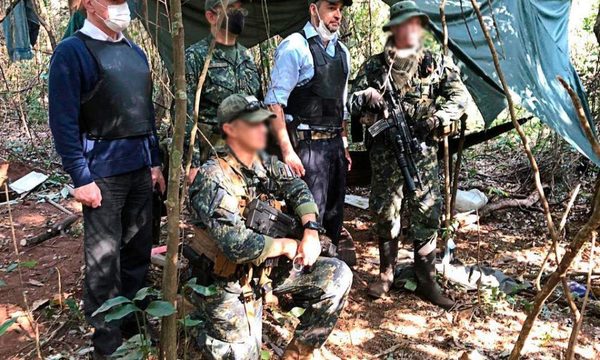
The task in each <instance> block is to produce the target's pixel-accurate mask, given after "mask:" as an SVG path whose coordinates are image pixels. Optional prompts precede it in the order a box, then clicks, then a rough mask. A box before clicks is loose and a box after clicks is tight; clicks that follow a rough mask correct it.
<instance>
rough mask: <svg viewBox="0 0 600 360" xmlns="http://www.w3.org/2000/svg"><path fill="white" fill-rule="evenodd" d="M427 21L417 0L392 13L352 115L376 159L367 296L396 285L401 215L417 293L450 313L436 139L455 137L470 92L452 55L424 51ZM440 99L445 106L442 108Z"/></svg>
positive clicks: (356, 92) (361, 79) (362, 74)
mask: <svg viewBox="0 0 600 360" xmlns="http://www.w3.org/2000/svg"><path fill="white" fill-rule="evenodd" d="M428 23H429V18H428V17H427V15H426V14H425V13H424V12H423V11H421V10H420V9H419V8H418V7H417V5H416V4H415V2H413V1H406V0H403V1H400V2H398V3H396V4H394V5H393V6H392V8H391V9H390V21H389V22H388V23H387V24H386V25H385V26H384V27H383V29H384V30H386V31H387V30H389V31H391V33H392V34H391V36H390V37H389V39H388V41H387V43H386V45H385V48H384V51H383V52H382V53H381V54H377V55H374V56H372V57H371V58H369V59H368V60H367V61H366V62H365V63H364V64H363V65H362V67H361V69H360V71H359V73H358V75H357V78H356V79H355V81H354V84H353V88H352V91H353V95H352V99H351V105H350V106H351V113H352V117H353V120H355V119H357V120H360V122H361V123H362V124H363V125H365V126H366V127H367V128H368V133H367V138H366V145H367V147H368V149H369V156H370V160H371V168H372V174H373V175H372V179H371V195H370V201H369V204H370V207H371V209H372V211H373V214H374V216H375V220H376V233H377V236H378V237H379V258H380V279H379V280H378V281H377V282H376V283H374V284H372V285H371V286H370V287H369V295H371V296H373V297H375V298H379V297H381V296H383V295H385V294H386V293H387V292H388V291H389V290H390V287H391V285H392V283H393V280H394V266H395V263H396V257H397V255H398V240H399V237H400V231H401V221H400V219H401V211H402V207H403V205H405V206H406V209H407V211H406V213H407V214H408V216H409V217H410V219H409V221H410V228H409V230H408V234H407V235H408V238H409V239H411V240H412V241H413V244H414V254H415V266H414V269H415V276H416V280H417V289H416V293H417V295H419V297H421V298H422V299H424V300H427V301H430V302H431V303H433V304H435V305H438V306H440V307H442V308H445V309H450V308H451V307H452V306H453V305H454V302H453V301H452V300H451V299H449V298H448V297H446V296H445V295H444V294H443V293H442V291H441V289H440V287H439V285H438V284H437V283H436V280H435V266H434V262H435V258H436V240H437V236H438V229H439V227H440V216H441V209H442V196H441V193H440V183H439V168H438V161H437V150H438V144H437V137H439V136H443V135H445V134H448V133H449V132H450V130H449V129H450V128H451V125H452V123H453V121H456V120H458V119H459V118H460V117H461V116H462V115H463V114H464V111H465V105H466V103H467V92H466V89H465V87H464V85H463V83H462V81H461V79H460V73H459V70H458V68H457V67H456V66H455V65H454V63H453V62H452V60H451V59H450V58H449V57H443V56H441V55H439V54H433V53H432V52H431V51H429V50H426V49H423V41H422V37H423V30H424V27H425V26H427V25H428ZM438 100H443V101H440V102H438Z"/></svg>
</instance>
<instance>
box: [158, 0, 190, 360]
mask: <svg viewBox="0 0 600 360" xmlns="http://www.w3.org/2000/svg"><path fill="white" fill-rule="evenodd" d="M170 16H171V36H172V38H173V63H174V75H173V79H174V84H175V92H174V101H175V117H174V123H175V125H174V131H173V141H172V143H171V148H170V154H169V155H170V160H169V185H168V189H167V201H166V205H167V254H166V259H165V267H164V271H163V283H162V285H163V289H162V291H163V299H164V300H165V301H168V302H170V303H172V304H173V305H174V306H175V308H177V301H176V300H177V256H178V248H179V215H180V207H179V186H180V181H181V161H182V158H183V155H182V153H183V137H184V135H185V134H184V133H185V121H186V115H187V114H186V111H187V110H186V83H185V44H184V30H183V17H182V14H181V0H170ZM161 325H162V329H161V334H160V335H161V336H160V358H161V359H166V360H175V359H177V315H176V314H173V315H171V316H168V317H164V318H163V319H162V323H161Z"/></svg>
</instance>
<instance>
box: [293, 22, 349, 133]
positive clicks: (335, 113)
mask: <svg viewBox="0 0 600 360" xmlns="http://www.w3.org/2000/svg"><path fill="white" fill-rule="evenodd" d="M300 33H301V34H302V36H304V38H306V33H305V32H304V31H301V32H300ZM307 41H308V46H309V48H310V53H311V55H312V58H313V64H314V72H315V74H314V76H313V77H312V79H310V81H309V82H308V83H306V84H304V85H302V86H298V87H296V88H295V89H294V90H293V91H292V93H291V94H290V97H289V99H288V105H287V107H286V109H285V112H286V113H287V114H290V115H292V116H293V117H294V118H298V119H300V121H301V122H302V123H304V124H307V125H309V126H313V127H324V128H339V127H341V126H342V120H343V118H344V90H345V87H346V78H347V76H348V60H347V58H346V53H345V52H344V50H343V49H342V46H341V45H340V43H339V42H337V44H336V46H335V55H334V56H329V54H327V52H326V50H325V49H324V48H323V46H322V45H321V44H320V43H319V42H320V39H319V37H318V36H313V37H312V38H310V39H307Z"/></svg>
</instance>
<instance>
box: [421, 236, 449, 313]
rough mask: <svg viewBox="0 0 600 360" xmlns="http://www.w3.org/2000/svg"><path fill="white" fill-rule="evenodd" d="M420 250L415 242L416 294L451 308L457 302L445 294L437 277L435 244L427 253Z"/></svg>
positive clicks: (447, 308) (442, 306)
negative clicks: (421, 252) (420, 252)
mask: <svg viewBox="0 0 600 360" xmlns="http://www.w3.org/2000/svg"><path fill="white" fill-rule="evenodd" d="M419 250H420V249H419V248H417V246H416V244H415V278H416V280H417V289H416V290H415V294H417V296H419V297H420V298H421V299H423V300H425V301H429V302H430V303H432V304H434V305H437V306H439V307H441V308H443V309H446V310H450V309H451V308H452V307H453V306H454V305H455V302H454V301H453V300H452V299H450V298H448V297H447V296H446V295H444V293H443V292H442V289H441V288H440V286H439V285H438V283H437V281H436V279H435V263H434V262H435V252H436V249H435V245H434V247H433V250H430V251H429V253H428V254H425V255H423V254H419Z"/></svg>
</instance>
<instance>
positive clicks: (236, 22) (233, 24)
mask: <svg viewBox="0 0 600 360" xmlns="http://www.w3.org/2000/svg"><path fill="white" fill-rule="evenodd" d="M245 24H246V15H245V12H244V11H243V10H241V9H232V10H229V11H227V22H225V21H223V23H222V25H221V27H222V28H223V29H227V31H229V32H230V33H232V34H233V35H240V34H241V33H242V31H244V25H245Z"/></svg>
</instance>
